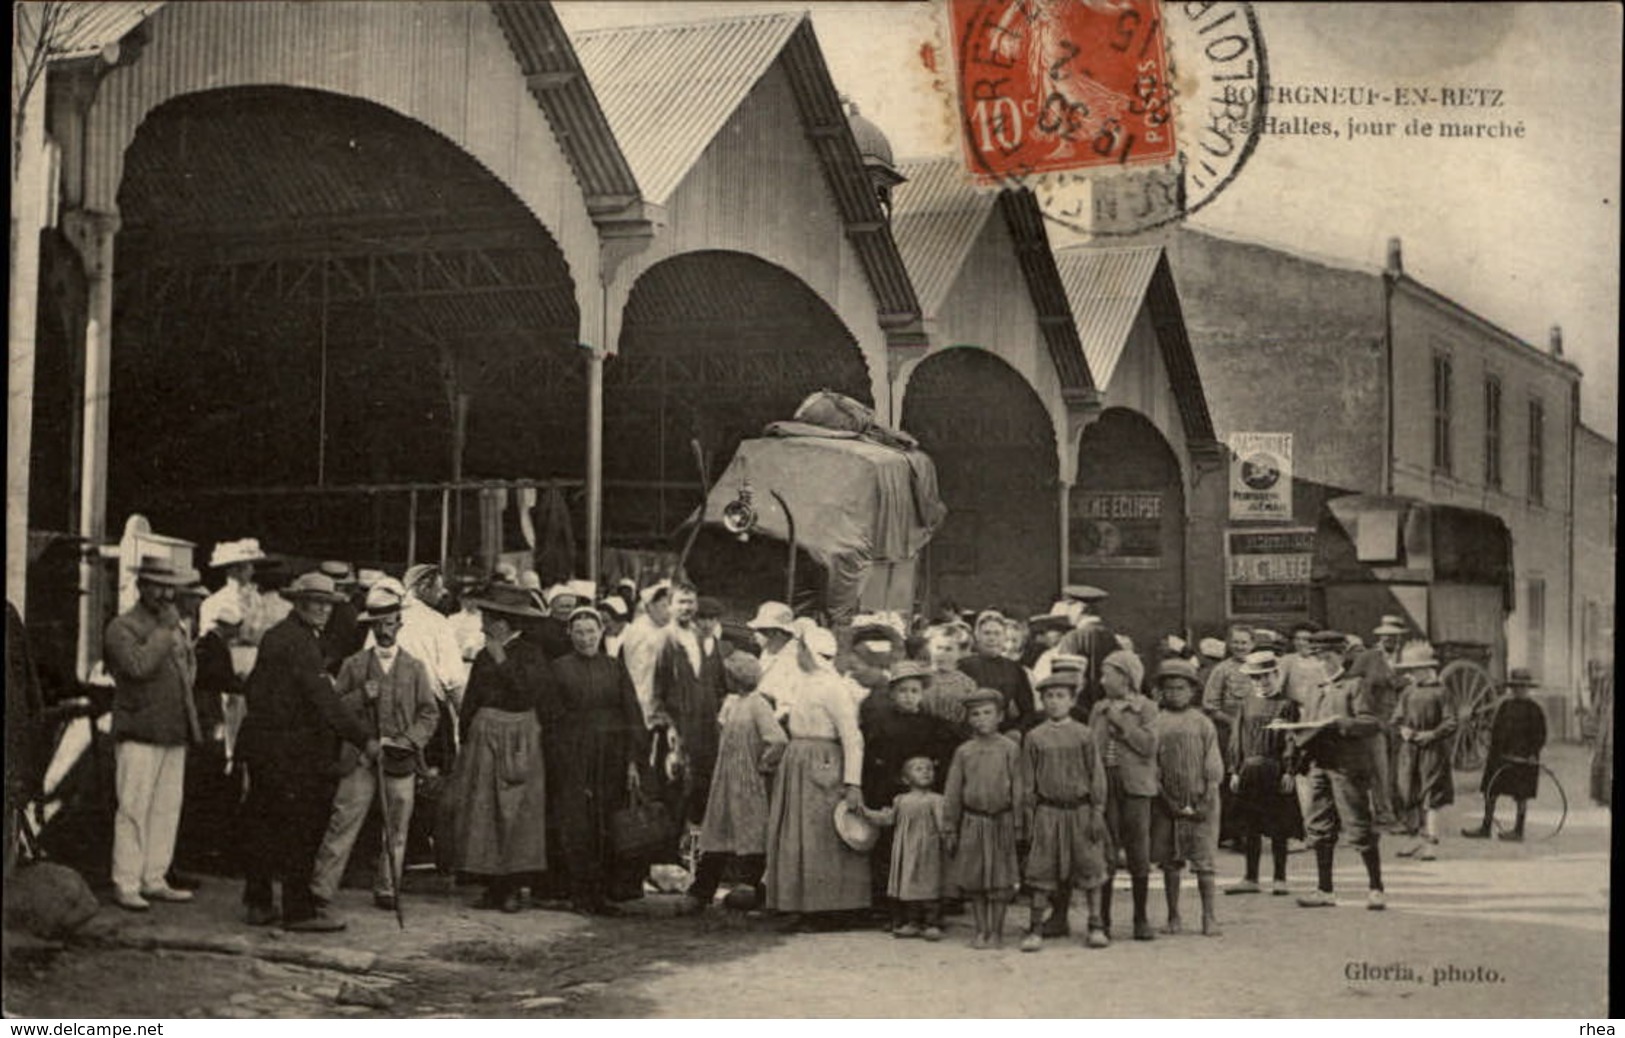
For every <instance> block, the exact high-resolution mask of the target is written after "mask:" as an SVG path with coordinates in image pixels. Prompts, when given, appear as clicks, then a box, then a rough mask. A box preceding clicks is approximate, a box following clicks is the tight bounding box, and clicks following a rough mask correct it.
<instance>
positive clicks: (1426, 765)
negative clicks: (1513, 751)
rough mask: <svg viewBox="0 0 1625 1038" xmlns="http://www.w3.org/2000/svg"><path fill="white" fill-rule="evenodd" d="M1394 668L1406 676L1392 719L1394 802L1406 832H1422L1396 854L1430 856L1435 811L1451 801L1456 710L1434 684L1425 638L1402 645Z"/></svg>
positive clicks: (1434, 665) (1433, 661) (1435, 840)
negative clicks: (1395, 748)
mask: <svg viewBox="0 0 1625 1038" xmlns="http://www.w3.org/2000/svg"><path fill="white" fill-rule="evenodd" d="M1394 669H1395V670H1396V671H1398V672H1399V673H1400V674H1402V675H1404V676H1406V677H1408V678H1409V679H1410V680H1409V681H1408V682H1407V683H1406V684H1405V687H1404V689H1403V690H1402V691H1401V692H1400V693H1399V703H1398V705H1396V706H1395V708H1394V715H1393V718H1392V720H1393V729H1394V735H1395V741H1396V742H1397V743H1398V745H1399V757H1398V760H1397V764H1398V766H1397V768H1396V769H1395V771H1394V782H1395V785H1396V786H1397V790H1396V792H1397V794H1398V795H1397V798H1396V800H1395V805H1394V806H1395V807H1397V808H1398V809H1399V811H1400V815H1401V820H1402V822H1403V823H1404V824H1405V827H1406V828H1407V829H1409V830H1410V831H1411V832H1417V831H1418V828H1420V831H1421V834H1422V840H1421V842H1420V843H1418V844H1416V845H1415V846H1414V847H1411V848H1409V849H1408V850H1403V851H1400V852H1399V856H1400V857H1402V858H1408V857H1411V856H1413V855H1414V856H1415V857H1416V858H1418V859H1420V860H1422V861H1432V860H1433V859H1434V857H1435V851H1434V848H1435V847H1437V846H1438V845H1439V811H1440V809H1441V808H1444V807H1448V806H1449V805H1450V804H1453V803H1455V800H1456V787H1455V783H1454V781H1453V780H1452V778H1451V775H1450V751H1451V748H1452V736H1454V735H1455V734H1456V712H1455V711H1454V710H1453V709H1451V707H1450V703H1449V702H1448V701H1447V700H1446V699H1445V696H1444V686H1443V685H1441V684H1439V660H1438V657H1437V656H1435V655H1434V653H1433V646H1431V645H1429V644H1428V643H1426V642H1417V643H1415V644H1413V645H1407V646H1405V648H1404V649H1402V650H1401V651H1400V654H1399V659H1398V660H1396V661H1395V662H1394ZM1417 816H1420V818H1418V817H1417ZM1418 822H1420V826H1419V825H1418Z"/></svg>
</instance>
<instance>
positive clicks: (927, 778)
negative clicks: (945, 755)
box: [863, 757, 948, 941]
mask: <svg viewBox="0 0 1625 1038" xmlns="http://www.w3.org/2000/svg"><path fill="white" fill-rule="evenodd" d="M936 781H937V765H936V762H935V761H933V760H932V759H931V758H930V757H910V758H909V760H908V763H907V764H905V765H903V782H904V783H905V784H906V785H907V786H908V790H907V792H904V793H899V794H897V796H896V797H894V798H893V799H892V804H891V806H890V807H888V808H884V809H882V810H879V811H875V810H872V809H870V808H864V812H863V813H864V814H865V815H866V816H867V817H868V818H869V820H870V821H872V822H874V823H875V824H876V825H882V826H888V827H892V828H894V829H895V832H894V833H893V835H892V842H891V879H890V881H889V882H888V883H887V884H886V896H887V897H889V898H891V907H892V931H891V935H892V936H893V937H923V938H925V939H926V940H928V941H940V940H942V881H943V859H944V855H943V852H942V845H943V841H944V838H945V837H946V836H947V832H948V826H947V819H946V810H945V809H946V803H947V802H946V798H944V797H943V795H942V794H941V793H937V792H933V791H932V789H931V787H932V786H934V785H936Z"/></svg>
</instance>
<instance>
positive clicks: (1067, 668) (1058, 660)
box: [1049, 652, 1089, 674]
mask: <svg viewBox="0 0 1625 1038" xmlns="http://www.w3.org/2000/svg"><path fill="white" fill-rule="evenodd" d="M1087 669H1089V657H1087V656H1075V655H1073V654H1072V653H1070V652H1058V653H1056V654H1055V655H1054V656H1052V657H1050V661H1049V672H1050V673H1051V674H1065V673H1068V672H1071V673H1074V674H1081V673H1083V672H1084V671H1085V670H1087Z"/></svg>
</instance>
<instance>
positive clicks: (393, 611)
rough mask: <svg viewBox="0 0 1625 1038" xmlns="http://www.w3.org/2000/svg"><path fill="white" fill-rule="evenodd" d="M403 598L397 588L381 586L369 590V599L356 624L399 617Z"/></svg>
mask: <svg viewBox="0 0 1625 1038" xmlns="http://www.w3.org/2000/svg"><path fill="white" fill-rule="evenodd" d="M402 600H403V596H402V595H401V593H400V592H399V591H397V590H396V589H395V588H392V587H390V586H388V585H387V584H386V585H379V586H375V587H371V588H368V589H367V599H366V603H365V607H364V608H363V609H362V611H361V615H360V616H358V617H356V618H355V619H356V623H362V624H368V623H374V622H376V621H378V620H382V619H383V618H384V617H386V616H399V615H400V612H401V603H402Z"/></svg>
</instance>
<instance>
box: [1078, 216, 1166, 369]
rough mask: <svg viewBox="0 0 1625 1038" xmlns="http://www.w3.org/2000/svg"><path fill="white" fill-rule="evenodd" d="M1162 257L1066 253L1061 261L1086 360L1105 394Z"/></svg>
mask: <svg viewBox="0 0 1625 1038" xmlns="http://www.w3.org/2000/svg"><path fill="white" fill-rule="evenodd" d="M1161 258H1162V246H1160V245H1141V246H1135V247H1130V248H1116V249H1095V248H1076V249H1064V250H1062V251H1061V252H1059V253H1057V254H1056V256H1055V263H1056V266H1057V267H1058V268H1059V269H1060V272H1061V283H1062V284H1063V285H1064V286H1065V287H1066V296H1067V300H1068V302H1069V303H1070V304H1071V306H1072V317H1073V320H1074V321H1075V322H1076V324H1077V328H1078V339H1079V341H1080V342H1082V344H1083V356H1084V359H1085V360H1086V361H1087V362H1088V364H1089V371H1090V374H1092V375H1093V376H1094V382H1095V385H1096V387H1098V388H1099V389H1101V390H1102V391H1104V390H1105V389H1106V388H1107V387H1108V386H1110V385H1111V381H1112V373H1113V372H1114V371H1115V370H1116V368H1117V362H1118V361H1119V360H1120V359H1122V356H1123V348H1124V347H1125V346H1127V345H1128V337H1129V332H1130V330H1132V329H1133V327H1134V318H1135V317H1136V316H1137V315H1138V314H1139V312H1140V307H1142V306H1143V305H1145V299H1146V291H1147V289H1148V288H1150V285H1151V275H1152V274H1153V273H1155V272H1156V269H1157V261H1158V260H1160V259H1161Z"/></svg>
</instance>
